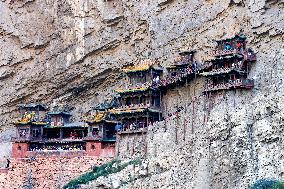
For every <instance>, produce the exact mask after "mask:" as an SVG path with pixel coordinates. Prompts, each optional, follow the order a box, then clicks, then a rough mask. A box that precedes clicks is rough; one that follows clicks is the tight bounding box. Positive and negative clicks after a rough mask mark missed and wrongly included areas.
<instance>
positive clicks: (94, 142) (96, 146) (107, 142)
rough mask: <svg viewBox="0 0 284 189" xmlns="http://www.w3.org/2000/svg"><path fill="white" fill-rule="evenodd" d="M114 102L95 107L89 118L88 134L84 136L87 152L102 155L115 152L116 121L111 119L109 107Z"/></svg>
mask: <svg viewBox="0 0 284 189" xmlns="http://www.w3.org/2000/svg"><path fill="white" fill-rule="evenodd" d="M112 106H114V104H113V103H110V104H108V103H106V102H105V103H103V104H100V105H99V106H96V107H94V108H93V110H94V113H93V115H92V116H91V117H90V118H89V119H88V120H87V123H88V134H87V136H86V137H85V138H84V140H85V141H88V143H87V153H88V154H90V155H95V156H100V155H101V154H102V153H108V154H114V151H115V142H116V132H117V131H116V124H117V122H116V121H114V120H113V121H111V120H109V112H108V109H109V108H111V107H112Z"/></svg>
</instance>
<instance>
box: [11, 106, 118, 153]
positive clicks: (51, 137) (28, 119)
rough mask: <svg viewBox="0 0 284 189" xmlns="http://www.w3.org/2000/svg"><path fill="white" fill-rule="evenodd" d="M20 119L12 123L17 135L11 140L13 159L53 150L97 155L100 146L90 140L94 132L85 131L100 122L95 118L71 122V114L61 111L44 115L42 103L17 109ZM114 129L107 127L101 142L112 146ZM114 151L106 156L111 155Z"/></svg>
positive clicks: (112, 126) (44, 110) (99, 151)
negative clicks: (87, 120)
mask: <svg viewBox="0 0 284 189" xmlns="http://www.w3.org/2000/svg"><path fill="white" fill-rule="evenodd" d="M19 109H20V114H21V118H20V119H19V120H18V121H16V122H15V123H14V124H15V126H16V129H17V135H16V137H15V138H13V139H12V142H13V147H12V157H15V158H24V157H27V156H28V155H29V154H32V152H49V153H52V152H56V151H61V152H64V151H73V152H76V151H81V152H84V153H86V154H88V155H100V153H101V146H97V148H95V147H94V146H93V144H94V141H96V140H97V139H98V138H96V139H94V140H93V139H92V140H91V139H90V137H88V136H91V134H93V133H95V132H96V131H95V130H94V131H92V132H88V130H89V131H90V129H88V127H90V126H91V125H93V124H99V123H101V122H102V120H103V119H102V118H101V120H99V119H98V115H97V117H96V121H94V122H90V123H89V124H87V123H85V122H71V121H70V118H71V116H72V115H71V114H70V113H68V112H64V111H53V112H47V108H46V107H45V106H44V105H41V104H27V105H21V106H20V108H19ZM114 127H115V124H111V127H107V128H106V129H105V130H103V134H102V135H101V138H100V139H99V140H98V141H99V142H100V143H101V142H102V141H103V142H106V140H108V141H107V142H109V143H111V144H112V146H114V142H115V138H114V131H113V130H114ZM113 152H114V148H112V151H111V152H110V153H108V155H109V156H111V155H113Z"/></svg>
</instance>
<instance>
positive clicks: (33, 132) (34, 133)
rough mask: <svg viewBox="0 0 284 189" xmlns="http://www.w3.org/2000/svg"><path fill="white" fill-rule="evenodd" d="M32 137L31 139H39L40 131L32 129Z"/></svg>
mask: <svg viewBox="0 0 284 189" xmlns="http://www.w3.org/2000/svg"><path fill="white" fill-rule="evenodd" d="M32 136H33V137H39V136H40V131H39V129H33V130H32Z"/></svg>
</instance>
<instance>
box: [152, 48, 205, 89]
mask: <svg viewBox="0 0 284 189" xmlns="http://www.w3.org/2000/svg"><path fill="white" fill-rule="evenodd" d="M195 52H196V51H195V50H191V51H182V52H180V53H179V56H178V58H177V59H176V60H175V62H174V63H173V64H172V65H170V66H168V67H167V72H168V74H167V77H165V78H163V79H161V80H159V82H155V83H152V86H151V87H152V88H155V89H159V90H162V91H166V90H167V89H171V88H175V87H177V86H182V85H185V84H187V83H188V82H189V81H191V80H192V79H194V78H195V77H196V75H197V73H198V71H199V68H200V65H199V64H197V62H196V61H195V59H194V54H195Z"/></svg>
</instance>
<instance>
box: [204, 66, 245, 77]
mask: <svg viewBox="0 0 284 189" xmlns="http://www.w3.org/2000/svg"><path fill="white" fill-rule="evenodd" d="M233 71H235V72H238V73H240V74H244V73H246V71H244V70H241V69H240V68H233V67H232V68H223V69H222V68H220V69H215V70H212V71H209V72H202V73H200V75H202V76H205V77H208V76H214V75H224V74H229V73H231V72H233Z"/></svg>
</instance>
